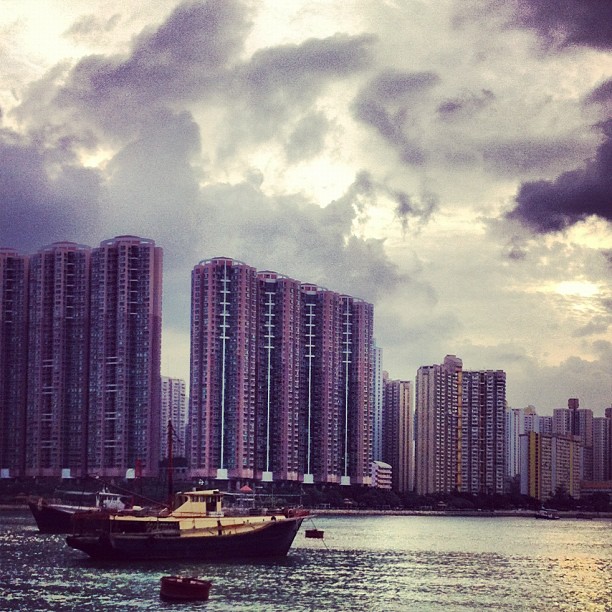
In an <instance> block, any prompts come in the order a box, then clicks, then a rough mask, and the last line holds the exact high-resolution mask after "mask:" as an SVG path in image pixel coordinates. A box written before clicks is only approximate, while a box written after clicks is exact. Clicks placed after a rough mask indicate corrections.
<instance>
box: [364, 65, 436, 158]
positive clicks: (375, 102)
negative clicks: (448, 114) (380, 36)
mask: <svg viewBox="0 0 612 612" xmlns="http://www.w3.org/2000/svg"><path fill="white" fill-rule="evenodd" d="M439 82H440V77H439V76H438V75H437V74H435V73H433V72H412V73H408V72H397V71H391V70H387V71H384V72H382V73H380V74H379V75H378V76H377V77H375V78H374V79H372V80H371V81H370V82H369V83H368V84H367V85H366V86H365V87H364V88H363V89H362V90H361V91H360V92H359V93H358V94H357V96H356V98H355V100H354V102H353V107H352V110H353V115H354V117H355V118H356V119H357V120H359V121H361V122H363V123H365V124H367V125H369V126H371V127H373V128H374V129H375V130H376V131H377V132H378V133H379V134H380V135H381V136H382V137H383V138H384V139H385V141H387V142H388V143H389V144H391V145H392V146H393V147H394V148H395V149H396V150H397V151H398V153H399V155H400V158H401V160H402V161H403V162H404V163H407V164H414V165H420V164H422V163H423V162H424V161H425V151H424V150H423V148H422V147H421V145H420V144H419V143H418V142H417V140H416V139H413V138H411V137H409V136H408V134H409V133H410V132H411V131H412V129H413V128H414V126H413V122H414V115H415V111H414V110H413V108H412V107H413V105H414V103H415V100H418V98H419V97H420V96H422V95H426V94H427V92H428V91H429V90H430V89H431V88H432V87H434V86H435V85H437V84H438V83H439Z"/></svg>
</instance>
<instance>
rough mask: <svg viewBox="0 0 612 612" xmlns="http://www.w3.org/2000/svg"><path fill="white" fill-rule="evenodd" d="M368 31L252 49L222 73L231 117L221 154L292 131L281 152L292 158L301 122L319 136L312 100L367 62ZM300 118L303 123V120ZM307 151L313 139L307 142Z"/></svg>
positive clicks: (319, 121) (321, 119) (320, 120)
mask: <svg viewBox="0 0 612 612" xmlns="http://www.w3.org/2000/svg"><path fill="white" fill-rule="evenodd" d="M374 41H375V38H374V37H373V36H370V35H359V36H347V35H344V34H336V35H335V36H331V37H328V38H325V39H308V40H306V41H304V42H302V43H301V44H299V45H282V46H278V47H273V48H266V49H261V50H259V51H257V52H256V53H255V54H254V55H253V56H252V57H251V58H250V59H249V61H247V62H245V63H243V64H241V65H239V66H237V67H236V69H235V71H233V73H232V74H231V75H228V76H227V100H226V101H225V106H226V107H227V108H229V109H230V110H231V121H228V123H227V130H226V133H225V139H224V143H223V148H222V151H223V155H225V156H229V155H232V154H234V153H235V151H236V149H237V148H238V147H239V146H244V145H248V144H249V143H261V142H265V141H267V140H269V139H271V138H272V137H275V136H281V137H284V136H285V132H284V130H285V128H286V126H289V128H290V130H291V132H292V135H291V136H290V138H291V141H290V142H289V146H288V149H287V156H288V157H289V159H293V157H292V156H293V155H295V154H296V146H299V143H298V141H299V140H301V142H302V144H303V143H304V136H305V134H304V129H305V128H306V127H307V126H306V124H307V123H310V124H311V125H312V124H313V123H315V122H316V125H314V127H315V130H316V134H318V135H319V141H318V142H320V138H321V137H322V135H323V132H322V130H323V129H324V127H325V126H324V124H325V123H326V122H327V120H326V119H325V118H324V115H323V114H322V113H321V112H320V111H319V112H316V113H314V112H313V108H312V107H313V104H314V103H315V101H316V100H317V98H318V96H319V95H320V94H321V93H322V92H323V91H324V90H325V89H326V87H328V86H330V85H332V84H337V83H338V82H340V81H342V80H344V79H347V78H348V77H350V76H352V75H354V74H355V73H360V72H361V71H363V70H365V69H366V68H367V67H368V66H369V65H370V63H371V53H370V47H371V45H372V43H373V42H374ZM304 122H306V124H305V123H304ZM309 145H310V149H309V151H310V154H312V151H313V150H314V149H315V148H316V145H317V140H316V138H315V139H312V140H310V141H309Z"/></svg>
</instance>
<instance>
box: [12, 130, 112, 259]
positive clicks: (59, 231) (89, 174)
mask: <svg viewBox="0 0 612 612" xmlns="http://www.w3.org/2000/svg"><path fill="white" fill-rule="evenodd" d="M101 195H102V185H101V180H100V175H99V174H98V172H96V171H95V170H91V169H87V168H83V167H81V166H80V165H79V164H77V163H75V160H74V159H73V157H72V156H71V154H70V152H69V151H66V150H62V149H57V148H56V149H49V148H45V147H44V146H38V145H36V144H34V143H31V142H29V141H28V140H27V139H25V138H23V137H21V136H18V135H17V134H15V133H13V132H10V131H8V130H3V131H1V132H0V245H2V246H14V247H15V248H18V249H22V250H26V251H30V250H33V249H34V250H38V249H39V248H40V247H41V246H43V245H45V244H48V243H51V242H56V241H58V240H72V241H75V242H84V241H85V240H86V239H87V238H89V237H90V236H91V235H92V230H93V229H94V228H95V227H96V224H97V222H98V219H99V213H100V199H101Z"/></svg>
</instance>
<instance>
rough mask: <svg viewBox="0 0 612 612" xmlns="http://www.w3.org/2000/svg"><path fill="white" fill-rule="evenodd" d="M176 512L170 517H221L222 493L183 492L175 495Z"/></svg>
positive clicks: (213, 491) (212, 491) (214, 490)
mask: <svg viewBox="0 0 612 612" xmlns="http://www.w3.org/2000/svg"><path fill="white" fill-rule="evenodd" d="M176 506H177V508H176V510H174V511H173V512H172V516H177V517H181V516H186V515H194V514H195V515H200V516H211V517H222V516H223V493H222V492H221V491H219V489H211V490H208V491H185V492H182V493H177V494H176Z"/></svg>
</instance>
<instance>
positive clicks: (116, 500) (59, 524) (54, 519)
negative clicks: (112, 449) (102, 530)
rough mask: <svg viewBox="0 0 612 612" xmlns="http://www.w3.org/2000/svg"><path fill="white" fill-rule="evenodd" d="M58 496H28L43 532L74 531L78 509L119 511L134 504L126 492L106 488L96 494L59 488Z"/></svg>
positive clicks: (39, 529) (32, 511) (31, 509)
mask: <svg viewBox="0 0 612 612" xmlns="http://www.w3.org/2000/svg"><path fill="white" fill-rule="evenodd" d="M58 495H59V496H60V498H59V499H45V498H43V497H38V498H37V497H30V498H29V499H28V507H29V508H30V512H31V513H32V516H33V517H34V520H35V521H36V525H37V526H38V531H40V532H41V533H71V532H72V517H73V516H74V514H75V513H77V512H91V511H95V510H105V511H108V512H120V511H122V510H125V509H126V508H128V507H130V506H131V504H130V500H129V498H128V497H127V496H126V495H121V494H120V493H111V492H110V491H109V490H108V489H107V488H106V487H104V488H103V489H102V490H100V491H98V492H97V493H95V492H86V491H59V492H58Z"/></svg>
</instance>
